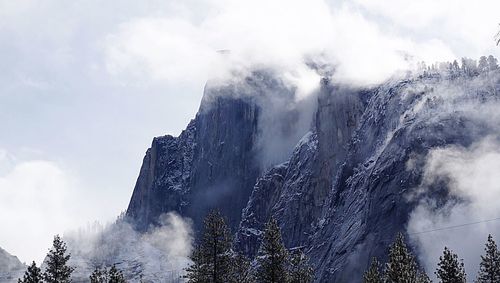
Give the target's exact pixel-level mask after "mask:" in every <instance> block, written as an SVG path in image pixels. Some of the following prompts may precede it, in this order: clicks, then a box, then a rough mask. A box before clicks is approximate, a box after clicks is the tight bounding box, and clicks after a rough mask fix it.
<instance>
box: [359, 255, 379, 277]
mask: <svg viewBox="0 0 500 283" xmlns="http://www.w3.org/2000/svg"><path fill="white" fill-rule="evenodd" d="M382 282H383V281H382V275H381V274H380V263H379V262H378V260H377V258H376V257H374V258H372V262H371V264H370V267H369V268H368V270H367V271H366V272H365V274H364V275H363V283H382Z"/></svg>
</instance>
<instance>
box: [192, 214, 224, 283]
mask: <svg viewBox="0 0 500 283" xmlns="http://www.w3.org/2000/svg"><path fill="white" fill-rule="evenodd" d="M203 224H204V234H203V238H202V239H201V242H200V244H199V245H198V246H196V248H195V250H194V251H193V254H192V255H191V261H192V262H193V264H192V265H191V266H189V267H188V268H187V269H186V271H187V274H186V275H185V278H186V279H188V282H193V283H194V282H212V283H218V282H221V283H222V282H228V281H229V277H230V275H231V272H232V263H231V256H232V251H231V242H232V238H231V232H230V231H229V228H228V227H227V225H226V221H225V220H224V218H223V217H222V215H221V214H220V212H218V211H211V212H210V213H209V214H208V215H207V216H206V217H205V220H204V222H203Z"/></svg>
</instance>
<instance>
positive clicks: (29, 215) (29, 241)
mask: <svg viewBox="0 0 500 283" xmlns="http://www.w3.org/2000/svg"><path fill="white" fill-rule="evenodd" d="M0 152H3V154H2V156H4V157H5V158H2V160H0V161H1V164H2V165H3V166H2V168H1V169H3V170H2V171H0V224H1V226H2V233H1V235H0V246H1V247H2V248H4V249H5V250H7V251H8V252H10V253H11V254H14V255H16V256H18V257H19V258H20V260H21V261H24V262H31V261H32V260H35V261H36V262H37V263H41V261H42V260H43V258H44V257H45V255H46V253H47V249H48V248H49V247H50V245H51V243H52V239H53V236H54V235H55V234H63V233H64V232H66V231H68V230H70V229H76V228H78V227H80V226H83V225H85V224H87V223H90V222H91V221H94V220H95V219H103V215H100V213H101V212H102V211H105V209H103V207H105V206H106V205H105V203H107V202H108V200H106V199H100V198H99V197H100V195H96V194H95V193H94V192H87V191H85V189H84V188H82V186H81V183H80V181H79V179H78V176H77V175H74V174H73V173H72V172H70V171H68V170H65V169H63V165H62V164H60V163H58V162H54V161H49V160H43V159H18V158H16V156H14V155H12V154H10V153H9V152H8V151H6V150H0ZM101 196H102V195H101ZM94 206H97V207H99V208H97V209H96V208H94V209H89V208H90V207H94ZM104 219H106V217H104Z"/></svg>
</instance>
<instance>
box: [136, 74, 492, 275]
mask: <svg viewBox="0 0 500 283" xmlns="http://www.w3.org/2000/svg"><path fill="white" fill-rule="evenodd" d="M486 80H487V83H485V82H486ZM499 89H500V84H499V80H498V74H497V73H495V72H490V73H489V74H483V75H479V76H478V77H474V78H470V77H462V78H456V77H455V78H448V77H444V76H442V75H436V76H423V77H415V78H412V79H408V80H394V81H389V82H387V83H385V84H383V85H380V86H377V87H374V88H370V89H356V88H351V87H347V86H341V85H336V84H333V83H331V82H330V81H329V80H327V79H324V80H323V81H322V82H321V84H320V87H319V91H318V93H317V96H313V99H314V101H315V103H314V104H311V105H314V111H313V112H314V115H313V116H314V117H313V119H312V120H311V121H310V123H309V124H308V127H307V128H306V129H303V128H300V130H298V131H295V132H294V134H293V135H290V134H288V135H282V136H283V137H288V140H293V139H294V138H296V137H297V136H298V135H299V134H300V135H301V136H302V138H301V139H300V141H299V139H297V141H295V142H294V143H295V144H296V146H295V147H294V148H293V150H289V152H290V154H289V157H288V158H286V159H284V160H281V161H280V162H278V161H279V158H277V159H276V160H274V161H275V163H274V165H273V166H269V164H270V162H269V160H272V159H268V160H266V162H262V153H263V152H266V156H267V155H269V154H270V153H271V152H272V151H269V150H268V151H266V150H263V149H262V146H263V145H264V146H265V143H263V140H262V137H263V136H266V135H265V134H264V133H266V131H267V133H269V132H270V131H271V133H273V134H275V135H276V136H278V138H279V136H280V133H281V134H282V133H289V132H290V128H293V125H302V124H303V123H298V122H297V121H299V120H300V119H297V115H298V114H297V109H298V108H295V109H291V108H293V107H285V109H288V110H287V111H280V112H279V113H285V114H280V115H281V116H279V117H280V118H279V119H278V121H281V123H282V124H281V125H280V124H279V123H278V122H276V121H274V123H275V124H278V125H279V127H276V125H273V127H265V122H266V121H269V119H263V117H269V112H268V110H266V108H265V105H266V103H263V101H266V102H269V101H270V100H269V99H267V98H266V97H269V95H277V96H278V97H293V89H292V90H291V89H290V88H287V87H286V86H285V85H284V84H281V83H280V82H279V81H276V80H273V79H272V77H271V78H270V77H269V76H260V77H259V76H256V77H251V78H250V79H248V78H247V80H246V81H245V82H244V84H243V86H242V85H240V84H239V83H238V84H236V85H234V84H232V85H229V86H225V87H222V88H216V89H211V90H206V95H205V98H204V102H203V103H202V107H201V108H200V112H199V114H198V115H197V117H196V118H195V120H193V121H192V122H191V123H190V125H189V126H188V128H187V129H186V131H184V132H183V133H182V134H181V135H180V136H179V137H178V138H174V137H170V136H167V137H161V138H156V139H155V140H154V141H153V145H152V148H151V149H149V150H148V152H147V154H146V157H145V159H144V164H143V168H142V169H141V173H140V176H139V179H138V182H137V185H136V188H135V190H134V195H133V197H132V200H131V203H130V206H129V209H128V211H127V214H128V215H129V216H130V217H131V218H133V219H135V220H136V221H137V222H138V223H139V226H140V227H143V228H144V227H146V226H147V225H150V224H154V223H155V219H156V218H157V217H158V215H159V214H161V213H164V212H167V211H170V210H175V211H178V212H179V213H181V214H182V215H186V216H190V217H193V218H194V219H195V223H198V224H197V225H198V227H199V223H200V219H201V217H202V216H203V215H204V214H205V212H206V210H207V209H208V208H211V207H218V208H219V209H221V210H222V212H223V213H224V214H225V215H227V216H228V218H229V221H230V224H231V227H232V228H233V229H237V230H236V237H235V246H236V248H237V249H240V250H242V251H244V252H245V253H246V254H248V255H250V256H253V255H255V253H256V252H257V249H258V245H259V241H260V236H261V233H262V229H263V226H264V224H265V223H266V222H267V221H268V219H269V218H270V217H271V216H273V217H275V218H276V219H277V220H278V223H279V225H280V227H281V229H282V233H283V239H284V241H285V244H286V245H287V247H289V248H292V247H299V246H300V247H303V249H304V250H305V251H306V252H307V253H308V254H309V255H310V258H311V262H312V263H313V265H314V267H315V270H316V279H317V281H318V282H357V281H359V280H360V277H361V275H362V272H363V271H364V269H365V268H366V266H367V264H368V260H369V259H370V258H371V257H372V256H377V257H379V258H381V259H384V257H385V254H386V248H387V246H388V245H389V243H390V242H392V240H393V239H394V236H395V234H396V233H397V232H400V231H405V229H406V225H407V223H408V219H409V215H410V213H411V212H412V210H413V208H414V207H415V205H416V204H417V202H418V201H419V198H418V197H411V196H412V193H413V192H414V190H415V189H416V188H417V187H418V186H419V184H420V183H421V181H422V174H423V167H424V163H425V157H426V155H427V153H428V152H429V151H430V150H432V149H433V148H437V147H443V146H447V145H460V146H465V147H466V146H469V145H470V144H471V143H472V142H474V141H476V140H478V139H480V138H482V137H484V136H486V135H488V133H490V132H491V131H490V130H489V127H490V125H488V123H486V122H485V121H484V119H479V118H477V117H475V116H473V115H470V112H468V111H467V110H466V109H465V108H463V107H461V105H462V103H470V102H471V101H473V102H475V103H480V104H481V103H488V101H497V100H498V93H499ZM263 97H264V99H263ZM266 99H267V100H266ZM280 101H281V102H283V101H294V100H290V99H288V100H287V99H284V100H280ZM288 105H293V103H290V104H288ZM290 109H291V110H290ZM266 113H267V114H266ZM283 121H285V122H283ZM290 123H295V124H290ZM285 125H288V127H284V126H285ZM290 125H292V126H290ZM270 129H271V130H270ZM276 129H281V132H280V131H277V130H276ZM283 129H284V130H283ZM292 137H293V138H292ZM264 141H268V140H264ZM282 144H283V145H285V143H282ZM287 150H288V149H287ZM284 152H285V153H286V152H287V151H286V150H285V151H284ZM426 194H427V195H430V196H431V197H433V198H434V199H436V200H437V201H438V202H439V199H444V198H446V196H447V190H446V186H444V185H442V184H441V185H440V184H437V185H435V186H434V187H432V188H430V189H429V191H428V192H426Z"/></svg>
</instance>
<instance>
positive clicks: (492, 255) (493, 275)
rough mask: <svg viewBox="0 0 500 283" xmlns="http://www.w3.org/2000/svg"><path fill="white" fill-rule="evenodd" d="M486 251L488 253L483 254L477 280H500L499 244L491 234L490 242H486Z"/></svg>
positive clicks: (489, 281) (491, 281) (489, 282)
mask: <svg viewBox="0 0 500 283" xmlns="http://www.w3.org/2000/svg"><path fill="white" fill-rule="evenodd" d="M485 251H486V254H485V255H484V256H481V263H480V265H479V275H478V277H477V282H478V283H493V282H500V253H499V251H498V248H497V244H496V243H495V241H494V240H493V237H492V236H491V235H488V242H486V248H485Z"/></svg>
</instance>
